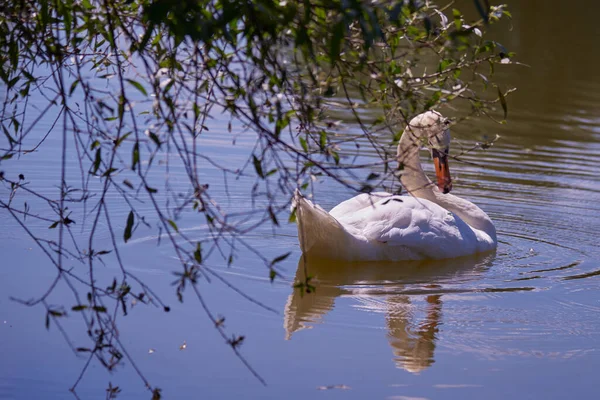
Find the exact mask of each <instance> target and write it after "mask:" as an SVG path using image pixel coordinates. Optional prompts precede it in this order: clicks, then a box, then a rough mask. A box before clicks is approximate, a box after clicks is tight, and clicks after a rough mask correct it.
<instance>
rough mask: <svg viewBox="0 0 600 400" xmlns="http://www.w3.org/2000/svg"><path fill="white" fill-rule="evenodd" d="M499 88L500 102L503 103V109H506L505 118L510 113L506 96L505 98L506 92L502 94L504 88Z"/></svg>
mask: <svg viewBox="0 0 600 400" xmlns="http://www.w3.org/2000/svg"><path fill="white" fill-rule="evenodd" d="M496 88H497V89H498V98H499V99H500V104H501V105H502V110H504V119H506V117H507V115H508V105H507V104H506V98H504V94H502V90H500V88H499V87H496Z"/></svg>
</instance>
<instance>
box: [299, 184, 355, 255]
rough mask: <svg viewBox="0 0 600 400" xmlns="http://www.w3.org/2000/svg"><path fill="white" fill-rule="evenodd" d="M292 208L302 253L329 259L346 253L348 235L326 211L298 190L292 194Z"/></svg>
mask: <svg viewBox="0 0 600 400" xmlns="http://www.w3.org/2000/svg"><path fill="white" fill-rule="evenodd" d="M292 208H295V209H296V221H297V224H298V241H299V242H300V248H301V249H302V252H303V253H305V254H307V253H308V254H314V255H316V256H319V257H326V258H329V257H335V256H336V254H337V257H339V255H340V254H346V253H347V252H348V249H347V244H348V240H347V239H348V236H349V235H348V233H347V232H346V230H345V229H344V227H343V226H342V225H341V224H340V223H339V222H338V221H337V220H336V219H335V218H334V217H332V216H331V215H330V214H329V213H328V212H327V211H325V210H323V208H321V207H320V206H319V205H316V204H313V202H312V201H310V200H308V199H306V198H305V197H304V196H302V194H301V193H300V191H298V190H296V192H295V193H294V199H293V201H292Z"/></svg>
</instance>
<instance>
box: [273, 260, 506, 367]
mask: <svg viewBox="0 0 600 400" xmlns="http://www.w3.org/2000/svg"><path fill="white" fill-rule="evenodd" d="M495 257H496V254H495V253H487V254H483V255H476V256H469V257H461V258H455V259H449V260H427V261H409V262H406V261H405V262H397V263H392V262H361V263H356V262H353V263H349V262H343V261H332V260H320V259H315V258H312V259H310V261H309V260H308V259H307V260H306V261H305V259H304V256H301V257H300V259H299V261H298V268H297V270H296V276H295V283H299V282H306V279H305V278H306V276H307V275H308V276H309V277H311V279H310V281H309V282H310V284H311V285H313V286H314V287H315V290H310V292H308V293H307V292H306V291H304V290H302V289H299V288H294V289H293V291H292V293H291V294H290V296H289V297H288V301H287V304H286V306H285V310H284V329H285V332H286V339H287V340H289V339H291V338H292V335H293V334H294V333H295V332H297V331H299V330H302V329H307V328H308V329H310V328H312V327H313V326H314V324H315V323H318V322H319V321H321V320H322V319H323V317H324V316H325V315H326V314H327V313H328V312H329V311H330V310H332V309H333V308H334V305H335V300H336V298H337V297H340V296H352V297H353V298H356V299H357V300H359V301H364V302H365V304H368V305H369V306H368V307H365V308H367V309H372V310H373V311H376V312H382V313H384V314H385V321H386V327H387V330H388V333H387V337H388V341H389V344H390V346H391V347H392V352H393V354H394V362H395V364H396V366H397V367H398V368H400V369H404V370H406V371H408V372H412V373H419V372H421V371H423V370H425V369H427V368H428V367H430V366H431V365H432V364H433V363H434V362H435V357H434V353H435V347H436V342H437V340H438V335H437V334H438V331H439V327H440V325H441V323H442V317H443V313H442V307H443V301H442V299H443V296H444V295H445V294H449V293H455V290H456V285H461V286H462V285H464V284H466V285H467V286H469V283H473V282H477V281H478V280H480V278H481V277H482V276H483V274H484V272H485V271H486V270H487V269H488V268H489V267H490V266H491V264H492V262H493V261H494V259H495ZM446 289H449V290H448V292H447V293H445V290H446ZM467 291H469V290H467Z"/></svg>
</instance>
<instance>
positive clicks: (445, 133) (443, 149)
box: [398, 111, 452, 193]
mask: <svg viewBox="0 0 600 400" xmlns="http://www.w3.org/2000/svg"><path fill="white" fill-rule="evenodd" d="M449 126H450V121H449V120H448V119H447V118H444V116H443V115H442V114H440V113H439V112H437V111H426V112H424V113H422V114H419V115H417V116H416V117H414V118H413V119H411V120H410V122H409V124H408V126H407V127H406V129H405V130H404V134H403V135H402V140H400V144H399V145H398V155H399V157H400V158H402V156H401V155H403V154H410V153H413V152H414V150H416V151H418V149H419V148H420V147H422V146H427V147H428V148H429V149H430V150H431V156H432V158H433V163H434V165H435V175H436V176H437V185H438V188H439V189H440V191H442V192H443V193H449V192H450V190H452V178H451V177H450V169H449V167H448V152H449V150H450V140H451V138H450V128H449ZM411 150H413V151H411Z"/></svg>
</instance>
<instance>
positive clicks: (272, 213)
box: [267, 206, 279, 226]
mask: <svg viewBox="0 0 600 400" xmlns="http://www.w3.org/2000/svg"><path fill="white" fill-rule="evenodd" d="M267 210H268V211H269V217H271V221H272V222H273V224H275V225H277V226H279V221H277V216H276V215H275V212H273V208H272V207H271V206H269V208H268V209H267Z"/></svg>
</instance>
